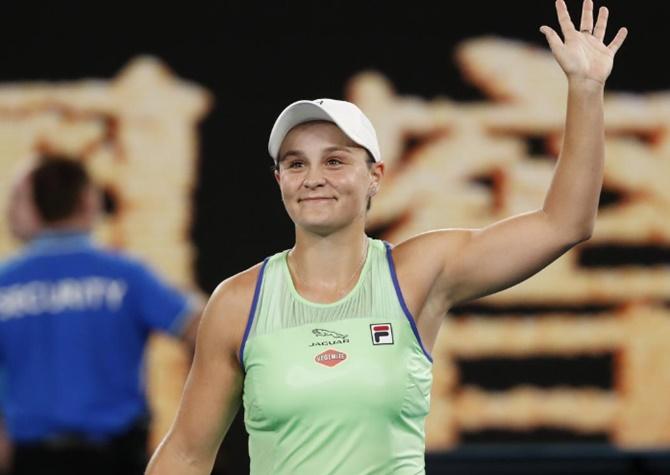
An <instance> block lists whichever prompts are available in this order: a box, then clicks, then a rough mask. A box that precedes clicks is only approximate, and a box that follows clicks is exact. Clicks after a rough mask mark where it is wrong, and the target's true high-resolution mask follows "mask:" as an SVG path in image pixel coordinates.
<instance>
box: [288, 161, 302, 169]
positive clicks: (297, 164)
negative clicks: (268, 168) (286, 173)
mask: <svg viewBox="0 0 670 475" xmlns="http://www.w3.org/2000/svg"><path fill="white" fill-rule="evenodd" d="M303 166H304V163H303V161H302V160H291V161H290V162H288V163H287V164H286V168H293V169H297V168H302V167H303Z"/></svg>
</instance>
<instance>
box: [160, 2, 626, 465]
mask: <svg viewBox="0 0 670 475" xmlns="http://www.w3.org/2000/svg"><path fill="white" fill-rule="evenodd" d="M556 10H557V13H558V21H559V24H560V27H561V30H562V33H563V38H562V39H561V38H560V37H559V35H558V34H557V33H556V32H555V31H554V30H553V29H551V28H549V27H547V26H543V27H542V28H541V29H540V30H541V32H542V33H543V34H544V35H545V36H546V38H547V41H548V43H549V46H550V48H551V51H552V52H553V54H554V56H555V58H556V60H557V61H558V63H559V64H560V66H561V67H562V69H563V71H564V72H565V74H566V76H567V80H568V86H569V87H568V105H567V117H566V122H565V135H564V141H563V146H562V150H561V153H560V157H559V160H558V163H557V166H556V169H555V172H554V176H553V180H552V182H551V186H550V187H549V190H548V192H547V195H546V198H545V201H544V204H543V206H542V208H541V209H538V210H537V211H533V212H529V213H525V214H522V215H518V216H513V217H511V218H509V219H506V220H503V221H501V222H498V223H495V224H492V225H490V226H488V227H486V228H483V229H473V230H470V229H445V230H436V231H432V232H428V233H425V234H420V235H418V236H415V237H412V238H411V239H408V240H407V241H405V242H402V243H400V244H398V245H396V246H395V247H392V246H390V245H388V244H386V243H384V242H382V241H378V240H374V239H370V238H369V237H367V236H366V234H365V218H366V212H367V208H368V206H369V201H370V199H371V197H372V196H373V195H374V194H375V193H376V192H377V190H378V189H379V186H380V184H381V180H382V177H383V175H384V164H383V162H382V161H381V157H380V154H379V148H378V144H377V139H376V135H375V131H374V129H373V127H372V125H371V124H370V122H369V120H368V119H367V118H366V117H365V116H364V115H363V113H362V112H361V111H360V110H359V109H358V108H357V107H356V106H354V105H353V104H350V103H348V102H343V101H334V100H330V99H322V100H316V101H299V102H296V103H294V104H291V105H290V106H289V107H287V108H286V109H285V110H284V111H283V112H282V113H281V114H280V116H279V117H278V119H277V121H276V122H275V125H274V128H273V130H272V133H271V135H270V141H269V152H270V155H271V156H272V158H273V159H274V160H275V164H276V169H275V177H276V179H277V183H278V184H279V188H280V190H281V195H282V200H283V202H284V205H285V207H286V210H287V212H288V215H289V216H290V218H291V219H292V221H293V222H294V224H295V236H296V238H295V245H294V246H293V248H292V249H290V250H288V251H284V252H280V253H278V254H275V255H274V256H272V257H270V258H268V259H266V260H265V261H264V262H262V263H260V264H258V265H256V266H254V267H252V268H250V269H248V270H246V271H244V272H242V273H240V274H237V275H235V276H233V277H231V278H229V279H227V280H226V281H224V282H223V283H222V284H220V285H219V287H218V288H217V289H216V290H215V292H214V293H213V295H212V297H211V300H210V301H209V304H208V305H207V308H206V311H205V314H204V317H203V320H202V323H201V325H200V329H199V335H198V342H197V348H196V352H195V357H194V361H193V366H192V368H191V372H190V375H189V377H188V380H187V383H186V386H185V389H184V394H183V399H182V402H181V407H180V409H179V411H178V414H177V416H176V419H175V422H174V424H173V426H172V428H171V430H170V432H169V433H168V435H167V436H166V437H165V439H164V440H163V442H162V443H161V445H160V447H159V449H158V450H157V451H156V453H155V455H154V457H153V459H152V460H151V462H150V464H149V468H148V473H149V474H151V475H166V474H179V475H190V474H193V475H195V474H198V475H204V474H209V473H210V471H211V469H212V466H213V463H214V460H215V457H216V453H217V450H218V448H219V445H220V443H221V440H222V438H223V436H224V434H225V433H226V431H227V429H228V427H229V425H230V423H231V421H232V419H233V417H234V416H235V414H236V412H237V410H238V408H239V406H240V404H241V403H243V404H244V408H245V424H246V428H247V431H248V432H249V451H250V458H251V473H252V474H254V475H257V474H290V475H298V474H309V475H314V474H320V475H325V474H344V475H352V474H357V475H358V474H412V475H414V474H418V473H424V419H425V416H426V414H427V413H428V408H429V394H430V386H431V357H430V352H431V349H432V346H433V342H434V341H435V338H436V335H437V332H438V329H439V327H440V323H441V322H442V320H443V318H444V316H445V313H446V312H447V311H448V310H449V308H450V307H452V306H453V305H456V304H459V303H461V302H464V301H467V300H470V299H473V298H476V297H481V296H484V295H488V294H491V293H494V292H497V291H499V290H502V289H505V288H507V287H510V286H512V285H514V284H516V283H518V282H521V281H522V280H524V279H526V278H528V277H529V276H531V275H533V274H535V273H536V272H538V271H539V270H541V269H542V268H544V267H545V266H547V265H548V264H549V263H550V262H552V261H554V260H555V259H556V258H558V257H559V256H560V255H562V254H563V253H565V252H566V251H567V250H568V249H570V248H571V247H572V246H574V245H575V244H577V243H580V242H582V241H584V240H586V239H588V238H589V237H590V236H591V233H592V230H593V226H594V221H595V217H596V212H597V208H598V197H599V193H600V188H601V185H602V179H603V162H604V126H603V89H604V84H605V80H606V79H607V77H608V76H609V73H610V71H611V69H612V65H613V59H614V56H615V54H616V52H617V50H618V49H619V47H620V46H621V45H622V43H623V41H624V39H625V37H626V30H625V29H623V28H622V29H621V30H619V32H618V33H617V35H616V36H615V38H614V40H613V41H612V42H611V43H609V44H608V45H606V44H604V43H603V39H604V36H605V28H606V24H607V17H608V12H607V9H606V8H601V9H600V10H599V12H598V15H597V21H596V23H595V27H594V18H593V3H592V0H585V1H584V3H583V9H582V17H581V23H580V26H579V28H578V29H576V28H575V27H574V26H573V23H572V21H571V20H570V17H569V14H568V11H567V8H566V5H565V3H564V2H563V0H558V1H557V2H556Z"/></svg>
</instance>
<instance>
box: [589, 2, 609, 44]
mask: <svg viewBox="0 0 670 475" xmlns="http://www.w3.org/2000/svg"><path fill="white" fill-rule="evenodd" d="M609 14H610V12H609V10H608V9H607V7H600V8H599V9H598V21H597V22H596V28H595V30H593V36H595V37H596V38H598V39H599V40H600V41H602V40H603V39H604V38H605V30H606V29H607V18H608V17H609Z"/></svg>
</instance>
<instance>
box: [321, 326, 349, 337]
mask: <svg viewBox="0 0 670 475" xmlns="http://www.w3.org/2000/svg"><path fill="white" fill-rule="evenodd" d="M312 333H314V336H328V337H331V338H347V337H348V336H349V335H343V334H342V333H337V332H334V331H332V330H323V329H321V328H315V329H314V330H312Z"/></svg>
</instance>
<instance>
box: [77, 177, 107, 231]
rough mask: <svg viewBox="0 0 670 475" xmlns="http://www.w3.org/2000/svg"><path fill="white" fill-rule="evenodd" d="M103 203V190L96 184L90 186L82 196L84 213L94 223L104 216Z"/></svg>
mask: <svg viewBox="0 0 670 475" xmlns="http://www.w3.org/2000/svg"><path fill="white" fill-rule="evenodd" d="M102 201H103V199H102V190H100V189H99V188H98V187H97V186H95V185H94V184H89V185H88V186H87V187H86V191H84V194H83V196H82V208H83V210H82V211H83V213H84V214H85V215H86V217H87V219H90V220H91V222H92V223H93V222H95V221H96V219H97V218H98V217H99V216H100V215H102V209H103V204H102Z"/></svg>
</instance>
